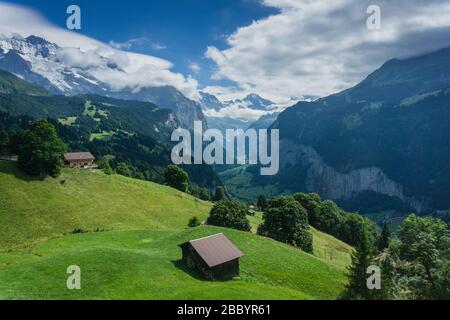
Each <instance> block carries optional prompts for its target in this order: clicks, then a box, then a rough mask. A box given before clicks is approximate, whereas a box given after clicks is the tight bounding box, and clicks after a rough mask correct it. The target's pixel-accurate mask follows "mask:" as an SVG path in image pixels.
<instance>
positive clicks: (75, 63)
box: [0, 35, 206, 128]
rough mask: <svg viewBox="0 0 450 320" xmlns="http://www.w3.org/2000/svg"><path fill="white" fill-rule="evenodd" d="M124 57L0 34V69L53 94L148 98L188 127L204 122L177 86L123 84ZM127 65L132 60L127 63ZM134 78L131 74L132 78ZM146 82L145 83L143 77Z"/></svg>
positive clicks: (119, 53) (41, 40)
mask: <svg viewBox="0 0 450 320" xmlns="http://www.w3.org/2000/svg"><path fill="white" fill-rule="evenodd" d="M123 59H129V57H126V56H124V54H123V53H121V52H114V54H111V53H110V52H108V55H102V52H101V51H100V52H97V51H95V52H94V51H82V50H81V49H79V48H68V47H64V48H63V47H60V46H58V45H57V44H55V43H51V42H49V41H47V40H45V39H43V38H41V37H37V36H33V35H31V36H28V37H26V38H23V37H21V36H19V35H14V36H12V37H5V36H2V35H0V69H2V70H6V71H9V72H11V73H13V74H15V75H16V76H18V77H20V78H22V79H24V80H26V81H28V82H31V83H34V84H37V85H39V86H42V87H44V88H45V89H47V90H49V91H50V92H51V93H53V94H63V95H76V94H98V95H103V96H108V97H113V98H119V99H128V100H140V101H147V102H153V103H155V104H156V105H158V106H159V107H161V108H167V109H171V110H173V111H174V112H175V113H176V115H177V117H178V118H179V120H180V123H181V124H182V125H183V126H184V127H187V128H192V127H193V123H194V120H201V121H204V122H205V126H206V121H205V117H204V115H203V112H202V109H201V107H200V105H199V104H198V103H197V102H195V101H193V100H190V99H188V98H187V97H186V96H184V95H183V94H182V93H181V92H180V91H178V90H177V89H175V88H174V87H171V86H166V85H163V84H160V83H157V84H155V85H154V86H149V85H143V84H142V83H140V82H139V79H136V81H135V82H133V81H130V83H133V85H132V84H130V85H125V86H124V85H123V83H121V79H129V78H130V74H127V71H125V70H124V69H122V68H120V67H119V65H118V62H119V61H121V60H123ZM128 64H132V63H128ZM133 80H134V79H133ZM146 82H149V81H148V80H147V79H146Z"/></svg>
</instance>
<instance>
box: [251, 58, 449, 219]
mask: <svg viewBox="0 0 450 320" xmlns="http://www.w3.org/2000/svg"><path fill="white" fill-rule="evenodd" d="M449 111H450V49H444V50H440V51H437V52H434V53H430V54H427V55H423V56H420V57H413V58H409V59H404V60H391V61H389V62H387V63H386V64H384V65H383V66H382V67H381V68H380V69H378V70H377V71H375V72H374V73H373V74H371V75H369V76H368V77H367V79H365V80H364V81H363V82H361V83H360V84H358V85H357V86H355V87H354V88H351V89H348V90H345V91H343V92H341V93H338V94H335V95H332V96H329V97H326V98H322V99H319V100H317V101H314V102H301V103H298V104H297V105H295V106H293V107H291V108H289V109H287V110H286V111H284V112H283V113H282V114H281V115H280V116H279V117H278V120H277V121H276V122H275V124H274V125H273V128H276V129H279V130H280V135H281V147H280V148H281V154H280V161H281V170H280V173H279V174H278V175H277V176H275V177H269V178H264V177H258V176H254V177H253V178H252V180H251V182H250V184H251V185H254V186H255V187H258V186H260V187H261V186H264V185H270V186H271V187H272V189H274V190H275V191H274V192H276V193H283V192H295V191H308V192H318V193H320V194H321V195H322V196H323V197H324V198H332V199H335V200H345V201H346V202H347V203H350V202H351V201H348V200H349V199H351V198H354V197H358V195H361V194H364V195H370V194H371V193H372V194H373V193H374V194H375V195H377V194H378V195H383V196H385V200H384V201H383V203H384V205H385V207H384V208H381V209H382V210H383V209H385V210H389V209H395V208H393V207H392V206H393V205H394V204H397V203H398V200H400V201H401V202H403V203H406V204H407V205H409V207H410V210H411V211H412V210H414V211H418V212H430V211H433V210H436V209H442V210H444V209H448V208H450V197H448V194H449V193H450V183H449V181H450V140H449V139H448V137H450V112H449ZM249 170H254V169H251V168H250V169H249ZM251 172H252V171H251ZM255 172H256V171H255ZM359 201H363V202H364V200H363V199H361V198H359ZM354 203H356V202H354ZM348 209H350V208H348ZM352 209H354V210H359V207H358V206H355V207H353V208H352Z"/></svg>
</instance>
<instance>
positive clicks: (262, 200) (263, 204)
mask: <svg viewBox="0 0 450 320" xmlns="http://www.w3.org/2000/svg"><path fill="white" fill-rule="evenodd" d="M267 204H268V201H267V197H266V196H264V195H260V196H259V197H258V202H257V203H256V206H257V207H258V209H259V210H261V211H265V210H266V209H267Z"/></svg>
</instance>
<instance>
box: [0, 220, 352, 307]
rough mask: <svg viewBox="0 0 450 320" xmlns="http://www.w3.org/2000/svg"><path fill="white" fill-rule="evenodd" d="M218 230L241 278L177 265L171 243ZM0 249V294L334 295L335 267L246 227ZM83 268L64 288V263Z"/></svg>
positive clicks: (338, 281) (89, 237)
mask: <svg viewBox="0 0 450 320" xmlns="http://www.w3.org/2000/svg"><path fill="white" fill-rule="evenodd" d="M218 232H224V233H225V234H226V235H227V236H228V237H229V238H230V239H231V240H232V241H233V242H234V243H236V244H237V245H238V246H239V248H240V249H241V250H242V251H243V252H244V253H245V254H246V255H245V256H244V257H243V258H242V260H241V279H240V280H233V281H228V282H209V281H203V280H202V279H201V278H199V277H197V276H196V275H195V274H192V273H189V272H187V270H186V269H185V268H184V267H183V265H182V264H180V262H179V259H180V257H181V252H180V249H179V248H178V247H177V245H178V244H180V243H183V242H184V241H187V240H189V239H193V238H198V237H202V236H207V235H211V234H215V233H218ZM4 255H7V256H9V263H8V265H5V264H4V265H3V266H2V265H1V263H2V262H3V263H5V261H4V258H5V257H3V259H2V258H1V257H2V255H1V254H0V298H1V299H334V298H336V297H337V296H338V294H339V292H340V291H341V290H342V288H343V285H344V282H345V277H344V271H343V269H342V268H339V267H336V266H335V265H333V264H332V263H326V262H324V261H322V260H321V259H319V258H316V257H314V256H311V255H307V254H304V253H303V252H301V251H299V250H298V249H295V248H293V247H289V246H287V245H284V244H281V243H278V242H276V241H273V240H270V239H266V238H261V237H258V236H255V235H252V234H250V233H244V232H239V231H235V230H229V229H223V228H216V227H204V226H203V227H198V228H195V229H189V230H184V231H162V230H160V231H151V230H145V231H121V232H105V233H89V234H79V235H69V236H65V237H62V238H59V239H53V240H50V241H48V242H45V243H43V244H41V245H39V246H37V247H35V248H34V249H33V250H32V251H31V252H29V253H19V252H16V254H15V256H14V257H13V259H11V256H10V254H4ZM69 265H78V266H80V267H81V270H82V290H80V291H70V290H67V288H66V279H67V274H66V269H67V267H68V266H69Z"/></svg>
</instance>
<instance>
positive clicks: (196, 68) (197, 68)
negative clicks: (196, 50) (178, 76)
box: [188, 62, 202, 73]
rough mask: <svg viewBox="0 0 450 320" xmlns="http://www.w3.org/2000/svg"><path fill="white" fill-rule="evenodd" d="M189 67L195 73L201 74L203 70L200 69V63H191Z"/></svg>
mask: <svg viewBox="0 0 450 320" xmlns="http://www.w3.org/2000/svg"><path fill="white" fill-rule="evenodd" d="M188 67H189V69H190V70H191V71H192V72H193V73H199V72H200V70H201V69H202V68H201V67H200V65H199V64H198V63H195V62H191V63H189V65H188Z"/></svg>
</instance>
